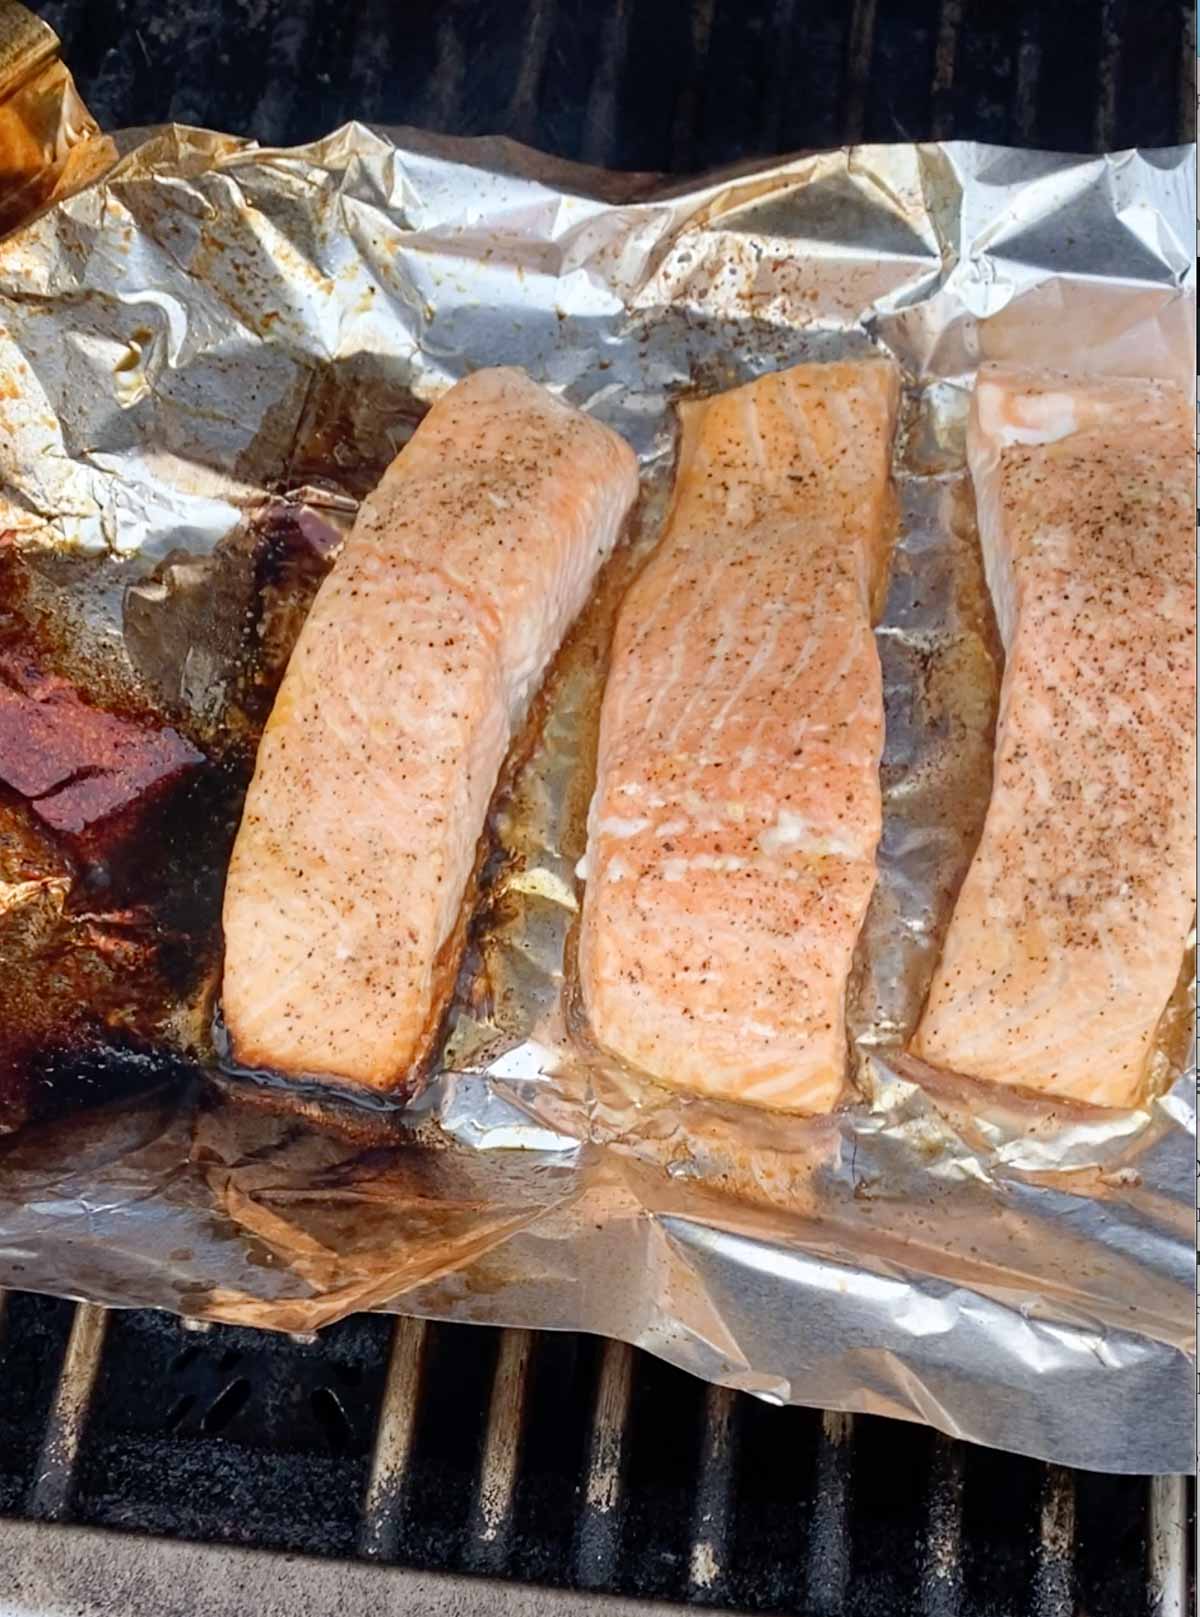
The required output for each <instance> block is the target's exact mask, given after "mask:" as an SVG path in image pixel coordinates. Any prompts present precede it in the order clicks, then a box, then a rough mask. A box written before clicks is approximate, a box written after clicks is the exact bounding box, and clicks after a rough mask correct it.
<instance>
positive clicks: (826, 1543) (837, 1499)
mask: <svg viewBox="0 0 1200 1617" xmlns="http://www.w3.org/2000/svg"><path fill="white" fill-rule="evenodd" d="M853 1436H854V1416H853V1415H847V1414H845V1413H844V1412H843V1411H841V1410H837V1409H827V1410H825V1411H824V1413H823V1414H822V1416H821V1436H820V1439H819V1442H818V1445H817V1486H816V1500H815V1502H814V1505H813V1517H812V1526H811V1528H810V1530H809V1531H810V1537H809V1546H808V1555H807V1557H806V1562H807V1578H806V1588H805V1594H806V1598H807V1600H808V1606H807V1607H806V1610H807V1609H811V1611H812V1613H813V1617H837V1613H839V1612H840V1611H841V1610H842V1609H843V1607H844V1606H845V1603H846V1590H847V1587H848V1586H849V1582H850V1457H851V1446H852V1445H851V1439H852V1438H853Z"/></svg>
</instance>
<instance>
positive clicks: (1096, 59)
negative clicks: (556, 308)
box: [34, 0, 1196, 172]
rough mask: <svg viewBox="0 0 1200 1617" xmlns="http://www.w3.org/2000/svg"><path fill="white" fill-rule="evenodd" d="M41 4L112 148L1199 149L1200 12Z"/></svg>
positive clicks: (714, 153)
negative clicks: (514, 143)
mask: <svg viewBox="0 0 1200 1617" xmlns="http://www.w3.org/2000/svg"><path fill="white" fill-rule="evenodd" d="M34 4H35V5H38V9H40V11H41V13H42V15H43V16H44V17H45V18H46V20H47V21H48V22H49V23H50V24H51V26H52V27H54V28H55V29H56V30H57V31H58V33H59V34H60V35H61V37H62V40H63V54H64V56H65V58H66V60H67V61H68V62H69V63H70V64H71V67H72V69H73V70H74V72H75V74H76V77H77V79H78V81H79V84H80V88H81V89H82V91H83V94H84V97H85V99H86V100H87V102H88V103H89V105H90V106H91V108H92V110H93V112H94V113H95V114H96V116H97V117H98V118H99V120H100V122H101V123H102V124H103V125H104V126H105V127H107V128H116V127H120V126H130V125H137V124H145V123H151V122H157V121H160V120H161V119H163V118H164V117H166V116H169V117H172V118H176V119H179V120H181V121H184V122H188V121H190V122H198V123H207V124H211V125H216V126H219V127H222V128H227V129H232V130H234V131H237V132H239V133H246V134H252V135H254V136H256V137H257V138H258V139H260V140H263V141H268V142H271V143H276V144H278V143H287V142H291V141H298V140H307V139H311V138H312V137H313V136H316V135H318V134H322V133H324V132H325V131H326V130H327V129H330V128H332V127H333V126H334V125H335V124H337V123H339V122H340V121H342V120H343V119H345V118H348V117H355V116H357V117H362V118H366V119H368V120H374V121H375V122H391V123H412V124H420V125H423V126H424V127H426V128H431V129H440V130H450V131H453V132H454V133H456V134H509V135H513V136H514V137H516V138H517V139H520V140H525V141H527V142H529V143H531V144H533V145H535V146H538V147H540V148H542V149H543V150H546V151H551V152H555V153H557V154H559V155H560V156H564V157H575V158H583V159H585V160H587V161H589V162H595V163H605V164H609V165H611V166H614V167H618V168H641V169H666V170H673V171H675V172H685V171H694V170H696V169H699V168H703V167H707V166H709V165H713V164H720V163H728V162H734V161H739V160H741V159H743V158H745V157H748V156H754V155H760V154H770V153H776V152H781V151H787V150H792V149H797V148H801V147H806V146H807V147H812V146H828V145H838V144H840V143H842V142H843V141H846V140H857V139H860V138H861V139H866V140H884V141H886V140H916V139H924V138H927V137H928V136H930V135H936V136H950V135H953V136H958V137H961V138H965V139H977V140H992V141H1002V142H1011V143H1014V144H1018V145H1038V146H1046V147H1049V148H1051V149H1058V150H1068V151H1088V150H1099V149H1102V148H1104V147H1110V148H1111V147H1121V146H1132V145H1147V146H1154V145H1169V144H1171V143H1173V142H1175V141H1179V140H1191V139H1193V138H1194V132H1195V108H1196V91H1195V61H1196V58H1195V14H1194V9H1193V4H1192V0H1056V3H1055V4H1054V5H1051V6H1048V5H1045V4H1043V3H1042V0H1011V3H1010V4H1007V5H1004V6H997V5H994V4H991V3H989V0H885V3H883V4H879V0H853V3H847V0H610V3H609V4H607V5H597V4H595V3H594V0H520V3H513V4H503V3H497V0H436V3H435V0H408V3H407V4H406V5H405V6H403V7H401V8H396V7H394V6H392V5H391V4H390V3H389V0H361V3H360V4H358V5H355V6H330V5H327V4H325V3H324V0H254V3H253V4H247V3H246V0H179V3H178V4H176V5H174V6H171V7H163V6H161V5H160V4H158V0H89V3H88V4H87V5H86V6H85V5H84V4H82V0H40V4H39V0H34ZM264 64H265V73H264Z"/></svg>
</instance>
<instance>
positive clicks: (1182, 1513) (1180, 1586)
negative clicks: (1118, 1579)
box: [1146, 1477, 1188, 1617]
mask: <svg viewBox="0 0 1200 1617" xmlns="http://www.w3.org/2000/svg"><path fill="white" fill-rule="evenodd" d="M1146 1576H1147V1581H1148V1583H1149V1585H1150V1600H1151V1603H1152V1604H1151V1609H1152V1611H1153V1612H1154V1617H1186V1613H1187V1609H1188V1511H1187V1478H1186V1477H1151V1478H1150V1535H1149V1540H1148V1543H1147V1567H1146Z"/></svg>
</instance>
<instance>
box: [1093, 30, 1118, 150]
mask: <svg viewBox="0 0 1200 1617" xmlns="http://www.w3.org/2000/svg"><path fill="white" fill-rule="evenodd" d="M1118 6H1119V0H1102V4H1101V7H1100V65H1099V68H1098V69H1097V74H1096V77H1097V85H1096V127H1095V131H1094V135H1093V140H1094V144H1095V146H1096V149H1097V151H1101V152H1106V151H1109V150H1110V149H1111V148H1112V145H1113V131H1114V129H1115V128H1116V122H1117V80H1118V76H1119V74H1120V68H1121V30H1120V27H1119V26H1118V22H1117V11H1118Z"/></svg>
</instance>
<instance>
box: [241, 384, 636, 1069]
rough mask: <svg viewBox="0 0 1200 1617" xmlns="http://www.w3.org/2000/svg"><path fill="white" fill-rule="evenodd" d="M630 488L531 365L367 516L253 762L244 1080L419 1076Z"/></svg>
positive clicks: (337, 569)
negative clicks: (527, 732) (497, 840)
mask: <svg viewBox="0 0 1200 1617" xmlns="http://www.w3.org/2000/svg"><path fill="white" fill-rule="evenodd" d="M636 493H637V464H636V461H635V458H634V455H633V452H632V450H631V449H630V448H629V447H628V445H627V444H625V442H624V441H623V440H622V439H621V438H619V437H618V436H617V435H616V434H615V433H613V432H611V431H610V430H609V429H608V428H607V427H604V426H602V425H601V424H599V423H598V422H595V421H593V420H591V419H589V418H588V417H587V416H585V415H582V414H580V412H579V411H577V410H575V409H572V408H571V407H570V406H568V405H566V404H563V403H561V402H559V401H558V400H557V399H556V398H554V397H553V396H552V395H551V394H550V393H548V392H546V391H545V390H544V389H543V388H541V387H539V386H537V385H536V384H535V383H533V382H532V381H530V380H529V378H528V377H526V376H525V375H524V374H523V373H522V372H520V371H517V370H508V369H497V370H483V371H477V372H475V374H474V375H472V376H470V377H468V378H467V380H465V381H463V382H460V383H458V385H457V386H455V387H453V388H452V389H451V390H450V391H449V392H448V393H447V394H446V395H445V396H444V397H443V398H442V399H441V400H440V401H439V402H438V403H437V404H435V405H434V407H433V408H432V409H431V410H430V412H429V414H428V415H427V416H426V417H425V419H424V420H423V421H422V423H421V425H420V426H419V427H418V429H417V432H416V434H415V435H414V437H413V438H412V439H411V441H410V442H409V443H408V445H407V446H406V447H405V448H404V450H403V451H402V452H401V454H400V455H399V456H398V457H397V458H396V460H395V461H394V462H393V463H392V465H391V466H390V467H389V469H388V471H387V472H386V473H385V474H384V477H383V480H382V482H381V483H380V484H379V487H378V488H377V489H376V490H375V492H374V493H373V494H372V495H371V496H370V498H369V499H368V500H367V501H366V502H365V503H364V505H363V506H362V509H361V510H360V512H359V515H358V518H357V521H356V522H355V525H354V529H353V532H352V533H351V535H350V538H349V539H348V540H347V542H346V546H345V549H344V550H343V552H342V554H341V555H340V556H339V557H338V559H337V561H336V563H335V564H334V567H333V570H332V571H331V573H330V574H329V576H328V578H327V579H326V580H325V582H324V583H323V585H322V586H321V589H320V591H319V592H318V594H317V598H316V601H315V602H314V604H313V608H312V611H311V613H310V614H309V616H308V618H307V620H306V622H305V624H304V627H303V629H302V631H301V633H300V637H299V639H298V641H297V643H296V647H295V650H294V651H293V653H292V657H291V660H290V662H289V664H288V668H287V672H286V674H285V676H284V680H283V684H282V686H281V688H280V691H279V694H278V697H277V698H276V701H275V706H274V709H273V711H272V713H271V717H270V720H269V722H268V724H267V727H266V730H265V732H264V734H263V738H262V743H261V745H260V747H259V751H258V760H257V766H256V768H255V772H254V778H253V780H252V782H251V785H250V790H249V793H248V796H247V798H246V807H245V813H244V816H243V819H242V823H241V827H240V830H239V832H238V836H237V841H236V844H235V846H234V850H233V857H232V860H231V863H230V867H229V879H228V885H227V888H226V894H225V909H224V922H225V978H224V991H223V1012H224V1017H225V1022H226V1026H227V1028H228V1032H229V1037H230V1044H231V1049H232V1054H233V1055H234V1057H235V1059H236V1060H237V1061H239V1062H241V1063H243V1064H245V1065H247V1066H252V1067H265V1068H271V1069H273V1070H275V1071H277V1072H281V1073H284V1074H289V1075H293V1076H298V1075H303V1076H311V1077H316V1078H320V1079H323V1080H327V1081H329V1080H332V1081H342V1082H349V1083H352V1084H359V1085H366V1086H369V1087H371V1088H374V1089H380V1090H387V1089H393V1088H396V1087H403V1088H407V1087H410V1085H411V1075H412V1074H413V1071H414V1064H415V1063H417V1062H419V1060H420V1058H421V1056H422V1055H423V1053H424V1051H425V1049H426V1047H427V1045H428V1043H429V1040H430V1037H431V1036H432V1033H433V1032H434V1030H435V1029H436V1025H437V1022H438V1019H439V1012H440V1007H441V1000H442V998H443V997H444V991H445V988H446V986H447V985H448V979H449V976H450V975H451V974H452V972H453V969H454V964H455V960H454V959H453V958H448V956H455V955H456V953H457V949H456V940H457V937H458V935H459V933H460V931H461V928H460V927H459V919H460V911H461V909H462V906H463V900H464V895H465V893H466V892H467V890H468V886H469V884H470V882H471V880H472V877H473V872H474V867H475V863H476V849H477V844H478V842H479V838H480V834H481V832H482V830H483V827H484V821H485V816H486V813H487V808H488V802H489V799H490V798H491V795H492V792H493V789H494V787H495V785H496V781H497V776H498V773H499V771H500V768H501V765H502V763H503V761H504V756H505V753H506V751H507V749H508V746H509V743H510V741H511V740H512V737H513V735H514V732H515V730H516V729H517V727H518V726H519V725H520V723H521V721H522V718H523V717H524V715H525V713H526V710H527V708H528V706H529V702H530V699H531V698H532V696H533V694H534V692H535V691H536V690H537V687H538V685H539V683H540V681H541V679H542V676H543V674H544V673H545V671H546V668H547V665H548V664H549V663H550V661H551V659H552V658H553V656H554V654H555V652H556V650H557V648H558V645H559V643H560V641H561V640H562V638H563V635H564V633H565V631H566V630H567V628H568V626H569V625H570V623H571V621H572V619H573V618H574V617H575V616H576V614H577V613H578V611H579V609H580V607H581V606H582V605H583V603H584V601H585V599H586V598H587V595H588V593H589V591H590V589H591V586H592V584H593V581H594V580H595V577H596V574H597V572H598V570H599V569H600V567H601V565H602V564H603V562H604V560H605V559H606V557H607V556H608V554H609V552H610V551H611V550H612V548H613V545H614V544H615V542H616V539H617V536H618V533H619V531H620V528H621V524H622V522H623V520H624V518H625V516H626V513H627V512H628V511H629V509H630V507H631V505H632V503H633V501H634V498H635V495H636Z"/></svg>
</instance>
